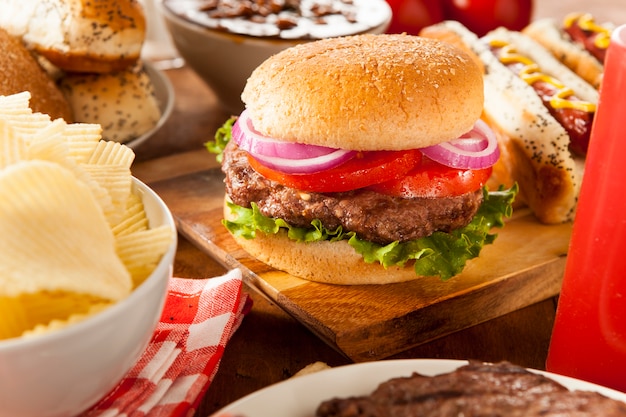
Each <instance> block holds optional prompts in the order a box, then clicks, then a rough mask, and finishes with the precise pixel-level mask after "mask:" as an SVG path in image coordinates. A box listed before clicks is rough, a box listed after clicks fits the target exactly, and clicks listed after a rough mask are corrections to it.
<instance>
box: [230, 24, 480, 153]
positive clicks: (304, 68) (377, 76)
mask: <svg viewBox="0 0 626 417" xmlns="http://www.w3.org/2000/svg"><path fill="white" fill-rule="evenodd" d="M417 51H419V52H417ZM242 100H243V102H244V103H245V104H246V108H247V109H248V110H249V114H250V118H251V120H252V122H253V125H254V126H255V128H256V129H257V130H258V131H260V132H262V133H264V134H265V135H267V136H271V137H275V138H280V139H281V140H285V141H292V142H300V143H307V144H311V145H321V146H329V147H334V148H344V149H355V150H383V149H384V150H402V149H415V148H420V147H425V146H430V145H434V144H437V143H440V142H442V141H447V140H451V139H453V138H457V137H458V136H460V135H462V134H464V133H466V132H468V131H470V130H471V129H472V127H473V126H474V123H475V122H476V120H477V119H478V118H479V117H480V114H481V111H482V106H483V91H482V77H481V72H480V71H479V70H477V68H476V64H475V63H474V61H472V59H471V58H470V56H469V55H467V54H465V53H464V52H463V51H461V50H459V49H458V48H455V47H452V46H450V45H447V44H445V43H441V42H434V41H433V40H431V39H423V38H418V37H415V36H408V35H386V36H379V35H360V36H358V37H343V38H332V39H325V40H321V41H317V42H314V43H307V44H302V45H298V46H296V47H293V48H289V49H287V50H284V51H282V52H280V53H278V54H276V55H274V56H273V57H271V58H269V59H268V60H266V61H265V62H264V63H262V64H261V65H260V66H259V67H258V68H257V69H256V70H255V71H254V72H253V73H252V75H251V76H250V78H249V79H248V82H247V84H246V86H245V88H244V90H243V93H242ZM381 138H387V140H381Z"/></svg>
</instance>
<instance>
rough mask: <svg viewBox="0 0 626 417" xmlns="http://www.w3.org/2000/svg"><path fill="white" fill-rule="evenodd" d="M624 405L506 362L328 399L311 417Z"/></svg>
mask: <svg viewBox="0 0 626 417" xmlns="http://www.w3.org/2000/svg"><path fill="white" fill-rule="evenodd" d="M625 415H626V404H624V403H622V402H621V401H617V400H613V399H610V398H608V397H605V396H603V395H601V394H598V393H596V392H590V391H569V390H568V389H567V388H565V387H564V386H562V385H560V384H559V383H557V382H555V381H554V380H552V379H549V378H547V377H545V376H543V375H540V374H536V373H533V372H529V371H527V370H526V369H524V368H522V367H519V366H516V365H512V364H510V363H508V362H501V363H498V364H483V363H479V362H471V363H470V364H469V365H467V366H463V367H460V368H458V369H457V370H456V371H454V372H450V373H446V374H441V375H436V376H434V377H429V376H424V375H420V374H417V373H416V374H414V375H412V376H410V377H406V378H394V379H391V380H389V381H387V382H384V383H382V384H381V385H379V386H378V388H377V389H376V390H375V391H374V392H373V393H372V394H371V395H368V396H359V397H349V398H334V399H329V400H327V401H324V402H323V403H321V404H320V406H319V407H318V409H317V411H316V414H315V416H316V417H387V416H403V417H410V416H420V417H424V416H429V417H459V416H464V417H484V416H490V417H521V416H526V417H530V416H542V417H550V416H554V417H556V416H577V417H587V416H589V417H591V416H603V417H608V416H625Z"/></svg>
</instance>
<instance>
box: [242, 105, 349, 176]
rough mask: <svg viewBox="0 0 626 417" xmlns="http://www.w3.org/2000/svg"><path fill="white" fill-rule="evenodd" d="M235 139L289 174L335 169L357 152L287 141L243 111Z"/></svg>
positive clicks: (258, 158)
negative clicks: (267, 132)
mask: <svg viewBox="0 0 626 417" xmlns="http://www.w3.org/2000/svg"><path fill="white" fill-rule="evenodd" d="M232 139H233V141H234V142H235V143H236V144H237V146H239V147H240V148H241V149H243V150H245V151H247V152H249V153H250V155H252V156H253V157H254V158H255V159H257V160H259V161H260V162H261V163H263V164H264V165H266V166H268V167H270V168H272V169H275V170H277V171H281V172H285V173H288V174H311V173H314V172H319V171H323V170H326V169H330V168H333V167H335V166H337V165H340V164H342V163H343V162H345V161H347V160H349V159H351V158H352V157H353V156H354V155H355V154H356V151H350V150H344V149H335V148H328V147H325V146H317V145H306V144H304V143H294V142H285V141H281V140H277V139H274V138H270V137H267V136H264V135H263V134H262V133H260V132H258V131H257V130H256V129H254V127H253V125H252V121H251V120H250V118H249V117H248V111H247V110H244V111H243V112H242V113H241V115H240V116H239V117H238V118H237V121H236V122H235V124H234V125H233V128H232Z"/></svg>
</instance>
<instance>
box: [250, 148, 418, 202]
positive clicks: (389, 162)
mask: <svg viewBox="0 0 626 417" xmlns="http://www.w3.org/2000/svg"><path fill="white" fill-rule="evenodd" d="M421 159H422V153H421V152H420V151H418V150H417V149H413V150H408V151H378V152H359V153H357V155H356V156H355V157H354V158H352V159H350V160H349V161H346V162H345V163H343V164H341V165H339V166H336V167H334V168H331V169H327V170H325V171H320V172H315V173H311V174H287V173H284V172H280V171H276V170H273V169H272V168H269V167H267V166H265V165H263V164H262V163H261V162H259V161H257V160H256V159H254V157H252V156H251V155H248V162H249V163H250V166H251V167H252V168H253V169H254V170H255V171H257V172H258V173H259V174H261V175H263V176H264V177H265V178H268V179H270V180H272V181H276V182H278V183H280V184H283V185H285V186H287V187H290V188H295V189H298V190H302V191H312V192H318V193H330V192H341V191H350V190H356V189H358V188H363V187H367V186H368V185H372V184H377V183H380V182H385V181H391V180H397V179H399V178H402V177H403V176H405V175H406V174H407V173H408V172H409V171H411V170H412V169H413V168H415V167H416V166H418V165H419V163H420V161H421Z"/></svg>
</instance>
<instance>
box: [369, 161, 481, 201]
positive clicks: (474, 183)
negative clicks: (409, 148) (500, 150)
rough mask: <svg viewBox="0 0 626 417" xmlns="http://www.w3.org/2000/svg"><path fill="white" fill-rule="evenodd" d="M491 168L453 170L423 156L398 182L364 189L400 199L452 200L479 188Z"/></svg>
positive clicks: (389, 182)
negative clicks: (449, 198)
mask: <svg viewBox="0 0 626 417" xmlns="http://www.w3.org/2000/svg"><path fill="white" fill-rule="evenodd" d="M491 171H492V168H491V167H489V168H484V169H456V168H450V167H447V166H445V165H441V164H440V163H438V162H435V161H433V160H432V159H430V158H428V157H426V156H424V157H422V163H421V164H420V165H419V166H417V167H416V168H415V169H413V170H411V171H410V172H409V173H407V175H405V176H404V177H402V178H400V179H396V180H391V181H387V182H382V183H379V184H374V185H371V186H369V187H368V188H369V189H371V190H373V191H376V192H378V193H381V194H386V195H392V196H396V197H403V198H418V197H424V198H438V197H455V196H459V195H462V194H465V193H468V192H472V191H476V190H478V189H480V188H482V186H483V185H485V183H486V182H487V180H488V179H489V177H490V176H491Z"/></svg>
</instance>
